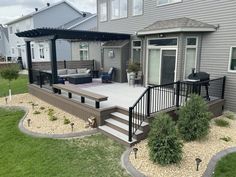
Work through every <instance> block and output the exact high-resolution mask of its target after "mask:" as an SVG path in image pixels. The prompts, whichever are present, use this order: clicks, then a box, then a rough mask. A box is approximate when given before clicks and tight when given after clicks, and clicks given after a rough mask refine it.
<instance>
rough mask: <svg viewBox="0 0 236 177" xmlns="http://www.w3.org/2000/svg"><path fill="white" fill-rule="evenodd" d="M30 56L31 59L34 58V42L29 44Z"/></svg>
mask: <svg viewBox="0 0 236 177" xmlns="http://www.w3.org/2000/svg"><path fill="white" fill-rule="evenodd" d="M31 57H32V59H35V58H34V44H31Z"/></svg>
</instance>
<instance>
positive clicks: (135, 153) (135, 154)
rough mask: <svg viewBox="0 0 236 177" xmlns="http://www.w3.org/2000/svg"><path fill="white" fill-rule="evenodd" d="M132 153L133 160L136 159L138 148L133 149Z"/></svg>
mask: <svg viewBox="0 0 236 177" xmlns="http://www.w3.org/2000/svg"><path fill="white" fill-rule="evenodd" d="M133 151H134V158H135V159H136V158H137V152H138V148H133Z"/></svg>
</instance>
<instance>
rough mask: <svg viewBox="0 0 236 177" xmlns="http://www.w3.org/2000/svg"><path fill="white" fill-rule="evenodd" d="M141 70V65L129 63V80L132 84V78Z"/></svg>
mask: <svg viewBox="0 0 236 177" xmlns="http://www.w3.org/2000/svg"><path fill="white" fill-rule="evenodd" d="M139 70H140V63H131V62H130V63H129V64H128V69H127V80H128V83H130V78H132V77H135V75H136V73H137V72H138V71H139Z"/></svg>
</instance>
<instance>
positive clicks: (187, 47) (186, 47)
mask: <svg viewBox="0 0 236 177" xmlns="http://www.w3.org/2000/svg"><path fill="white" fill-rule="evenodd" d="M189 38H196V45H187V43H188V39H189ZM187 49H196V54H195V69H197V59H198V58H197V56H198V36H188V37H186V40H185V56H184V75H183V79H186V78H185V74H186V70H185V66H186V62H187V61H186V59H187Z"/></svg>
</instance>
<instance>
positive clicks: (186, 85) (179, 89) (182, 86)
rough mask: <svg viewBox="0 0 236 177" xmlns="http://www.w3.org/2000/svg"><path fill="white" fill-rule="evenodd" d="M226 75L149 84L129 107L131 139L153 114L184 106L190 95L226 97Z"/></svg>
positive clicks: (213, 98) (211, 97) (212, 97)
mask: <svg viewBox="0 0 236 177" xmlns="http://www.w3.org/2000/svg"><path fill="white" fill-rule="evenodd" d="M225 80H226V77H222V78H218V79H213V80H207V81H202V82H185V81H183V82H181V81H178V82H173V83H170V84H164V85H157V86H149V87H148V88H147V89H146V90H145V91H144V93H143V94H142V95H141V96H140V97H139V99H138V100H137V101H136V102H135V104H134V105H133V106H132V107H130V108H129V141H130V142H131V141H132V137H133V136H134V134H135V133H136V131H137V130H138V129H139V128H140V126H141V125H142V123H143V122H144V121H145V120H146V119H147V118H148V117H150V115H151V114H154V113H157V112H160V111H163V110H166V109H170V108H173V107H177V108H178V107H180V106H183V105H184V104H185V103H186V101H187V100H188V99H189V97H190V95H191V94H193V93H195V94H198V95H201V96H202V97H203V98H205V99H206V101H212V100H216V99H224V90H225Z"/></svg>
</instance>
